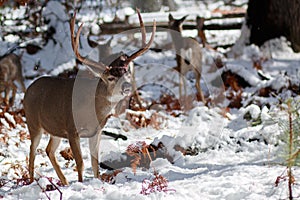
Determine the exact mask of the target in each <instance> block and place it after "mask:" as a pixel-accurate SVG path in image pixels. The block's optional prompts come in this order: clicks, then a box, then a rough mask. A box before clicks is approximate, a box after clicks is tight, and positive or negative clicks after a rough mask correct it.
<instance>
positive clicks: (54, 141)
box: [46, 135, 69, 185]
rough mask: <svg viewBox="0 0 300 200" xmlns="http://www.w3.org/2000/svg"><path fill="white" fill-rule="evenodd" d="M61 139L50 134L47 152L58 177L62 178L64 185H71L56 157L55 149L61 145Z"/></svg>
mask: <svg viewBox="0 0 300 200" xmlns="http://www.w3.org/2000/svg"><path fill="white" fill-rule="evenodd" d="M60 141H61V138H59V137H55V136H52V135H51V136H50V140H49V143H48V146H47V148H46V153H47V155H48V157H49V159H50V161H51V163H52V166H53V168H54V170H55V172H56V174H57V176H58V178H59V179H60V181H61V183H62V184H63V185H69V183H68V181H67V179H66V177H65V176H64V174H63V173H62V171H61V168H60V166H59V164H58V163H57V160H56V157H55V151H56V149H57V147H58V146H59V144H60Z"/></svg>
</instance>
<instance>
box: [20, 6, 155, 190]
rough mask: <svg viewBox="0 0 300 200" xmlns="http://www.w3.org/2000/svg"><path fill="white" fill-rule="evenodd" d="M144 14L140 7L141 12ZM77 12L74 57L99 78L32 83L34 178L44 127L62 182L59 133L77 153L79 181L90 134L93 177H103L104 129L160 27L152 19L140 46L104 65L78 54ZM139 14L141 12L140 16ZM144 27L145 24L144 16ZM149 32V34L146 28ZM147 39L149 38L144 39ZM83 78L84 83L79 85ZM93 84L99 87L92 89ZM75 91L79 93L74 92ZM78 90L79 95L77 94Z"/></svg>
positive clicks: (29, 113)
mask: <svg viewBox="0 0 300 200" xmlns="http://www.w3.org/2000/svg"><path fill="white" fill-rule="evenodd" d="M137 13H138V15H139V16H140V13H139V11H137ZM75 18H76V13H75V14H74V16H73V17H72V19H71V21H70V30H71V42H72V48H73V51H74V53H75V56H76V58H77V59H78V60H79V61H80V62H82V63H83V64H85V65H86V66H87V68H88V69H89V70H90V71H92V72H93V74H97V75H98V77H99V78H95V79H88V78H84V77H77V78H76V79H63V78H58V77H42V78H39V79H37V80H36V81H35V82H34V83H33V84H31V85H30V86H29V88H28V89H27V92H26V94H25V97H24V109H25V115H26V119H27V126H28V129H29V133H30V139H31V146H30V155H29V174H30V181H31V182H32V181H33V180H34V160H35V152H36V148H37V146H38V145H39V142H40V140H41V136H42V131H43V130H44V131H46V132H48V133H49V134H50V141H49V144H48V146H47V148H46V153H47V155H48V157H49V159H50V161H51V163H52V166H53V168H54V169H55V171H56V173H57V175H58V177H59V179H60V180H61V183H62V184H63V185H68V181H67V179H66V178H65V176H64V175H63V173H62V171H61V168H60V167H59V165H58V163H57V160H56V157H55V151H56V149H57V148H58V146H59V143H60V141H61V138H67V139H68V140H69V143H70V147H71V150H72V152H73V155H74V157H75V162H76V166H77V171H78V181H83V168H84V166H83V159H82V154H81V149H80V138H89V147H90V155H91V163H92V169H93V173H94V177H96V178H98V177H99V165H98V151H99V143H100V137H101V130H102V128H103V126H104V124H105V122H106V118H107V117H108V116H109V115H110V111H111V109H112V107H113V106H115V104H117V103H118V101H119V100H121V99H122V98H123V97H124V96H126V95H129V93H130V90H131V85H130V71H129V68H128V64H129V63H130V62H131V61H133V60H134V59H135V58H137V57H138V56H141V55H142V54H143V53H145V52H146V51H147V50H148V49H149V48H150V46H151V44H152V42H153V39H154V34H155V30H156V24H155V21H154V22H153V30H152V35H151V38H150V40H149V42H148V43H147V44H146V42H145V41H143V44H145V45H143V46H142V48H141V49H139V50H137V51H136V52H135V53H133V54H132V55H130V56H127V55H126V54H124V53H118V54H116V55H115V56H116V57H115V58H116V59H115V60H114V61H113V62H112V63H111V64H110V65H106V64H104V63H103V62H97V61H94V60H92V59H89V58H87V57H84V56H82V55H81V54H80V53H79V50H78V46H79V44H78V43H79V37H80V32H81V29H82V24H81V26H80V27H79V29H78V31H77V34H76V36H75V33H74V27H75ZM140 19H141V17H140ZM140 24H141V30H144V29H143V27H142V26H143V23H142V21H140ZM143 34H145V33H143ZM143 39H144V40H145V38H143ZM77 83H80V84H77ZM93 88H95V89H93ZM76 91H78V92H77V94H76ZM74 93H75V94H74Z"/></svg>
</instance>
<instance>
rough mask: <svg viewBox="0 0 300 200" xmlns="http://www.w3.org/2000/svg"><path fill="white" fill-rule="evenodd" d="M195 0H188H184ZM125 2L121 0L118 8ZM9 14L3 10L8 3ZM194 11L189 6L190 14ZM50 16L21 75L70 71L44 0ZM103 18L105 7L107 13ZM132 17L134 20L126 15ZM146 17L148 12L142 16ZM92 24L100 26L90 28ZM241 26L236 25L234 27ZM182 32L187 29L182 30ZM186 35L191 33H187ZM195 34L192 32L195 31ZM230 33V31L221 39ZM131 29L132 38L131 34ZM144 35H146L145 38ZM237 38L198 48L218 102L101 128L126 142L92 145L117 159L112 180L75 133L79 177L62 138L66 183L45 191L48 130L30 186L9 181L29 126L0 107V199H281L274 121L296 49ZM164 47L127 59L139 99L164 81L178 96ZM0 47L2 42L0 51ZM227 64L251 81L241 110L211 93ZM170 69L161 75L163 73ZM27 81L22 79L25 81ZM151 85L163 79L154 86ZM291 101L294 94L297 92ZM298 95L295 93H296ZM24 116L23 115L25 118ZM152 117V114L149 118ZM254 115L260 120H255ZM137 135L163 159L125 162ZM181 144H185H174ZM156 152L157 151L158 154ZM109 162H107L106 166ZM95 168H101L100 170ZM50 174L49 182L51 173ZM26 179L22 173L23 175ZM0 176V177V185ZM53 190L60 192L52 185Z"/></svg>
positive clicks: (63, 41)
mask: <svg viewBox="0 0 300 200" xmlns="http://www.w3.org/2000/svg"><path fill="white" fill-rule="evenodd" d="M176 2H181V3H182V5H183V6H186V5H191V4H189V3H190V2H191V1H181V0H180V1H178V0H177V1H176ZM192 2H195V1H192ZM245 2H247V1H245V0H237V1H235V4H237V5H244V4H245ZM198 6H200V7H201V9H204V8H206V12H205V13H203V15H212V14H211V13H210V12H209V11H210V10H213V9H216V8H220V7H223V8H224V9H227V7H225V5H224V2H223V1H211V2H210V3H208V4H205V3H203V2H199V5H198ZM126 9H127V8H126ZM126 9H124V10H122V11H120V12H123V13H131V12H132V10H126ZM6 12H10V11H6ZM17 12H20V13H19V14H20V15H22V13H23V12H24V10H22V12H21V11H18V10H16V11H15V12H12V13H10V15H12V18H16V17H18V13H17ZM85 12H87V11H85V10H84V9H83V11H82V12H81V13H80V12H79V13H78V19H79V21H81V20H82V21H90V20H91V17H94V18H96V17H95V15H93V14H90V15H89V16H88V17H87V16H84V13H85ZM187 12H189V10H188V9H187V8H185V7H184V8H181V9H179V10H178V11H177V12H176V13H175V16H177V15H178V16H182V15H184V14H186V13H187ZM190 13H191V14H192V15H191V16H193V13H194V14H195V10H193V9H191V12H190ZM43 14H44V15H45V16H47V18H48V19H49V20H50V24H49V25H52V26H54V27H57V30H58V31H57V33H56V34H55V35H54V38H55V40H56V42H57V43H56V44H55V42H53V41H52V40H50V41H49V43H48V44H47V45H46V46H43V49H42V50H41V51H39V52H38V53H37V54H34V55H30V54H28V53H26V52H25V53H24V54H23V57H22V64H23V66H24V69H23V71H24V74H25V76H27V77H30V76H32V75H36V76H37V77H38V76H42V75H52V76H54V75H58V74H60V73H61V72H63V71H64V70H68V69H71V68H72V67H73V66H74V65H75V59H74V58H75V57H74V55H73V52H72V50H71V45H70V41H69V38H70V36H69V34H70V33H69V27H68V23H67V19H68V16H67V14H66V13H65V11H64V10H63V8H62V7H61V6H60V3H59V2H58V1H50V2H49V3H48V5H47V7H46V8H45V12H44V13H43ZM104 14H105V16H104V17H103V18H105V17H109V14H111V12H109V11H105V12H104ZM166 16H167V13H162V14H158V13H147V14H146V13H145V14H143V17H145V19H148V21H152V20H153V19H155V18H156V17H158V18H163V17H166ZM132 19H133V20H135V18H134V17H133V18H132ZM145 21H147V20H145ZM95 29H96V28H95ZM94 31H95V32H97V31H98V30H94ZM243 31H245V32H247V30H245V27H243V30H242V32H243ZM240 32H241V31H237V30H235V31H232V32H224V34H221V33H215V32H210V33H208V35H211V36H213V37H208V40H209V39H213V40H214V41H216V42H221V43H222V41H224V40H228V38H230V40H236V39H238V37H239V33H240ZM185 34H191V32H186V33H185ZM192 34H193V33H192ZM194 35H195V34H194ZM229 36H230V37H229ZM137 37H138V36H137ZM148 38H149V36H148ZM17 40H18V37H15V36H13V35H10V36H8V37H5V41H9V42H11V43H14V42H16V41H17ZM129 40H130V39H129V38H128V37H126V34H125V33H122V34H118V35H116V36H114V39H113V51H114V52H118V51H119V50H120V49H121V50H123V51H124V52H126V53H127V52H133V51H134V50H135V49H137V48H138V47H139V46H140V43H139V42H137V44H136V45H128V44H127V43H128V41H129ZM168 40H169V37H168V35H167V34H166V33H158V34H157V35H156V38H155V44H154V45H157V44H159V43H166V41H168ZM81 41H82V49H80V51H81V52H83V54H84V53H86V52H89V54H88V55H92V54H93V53H95V51H94V50H92V49H91V48H90V47H88V45H87V42H86V40H85V37H82V39H81ZM241 41H245V38H243V37H241V38H240V40H239V41H238V42H236V45H235V46H234V47H233V48H232V49H231V51H230V52H228V50H227V49H220V51H219V52H215V51H212V50H211V49H203V63H204V66H203V80H202V81H201V85H202V87H203V88H204V93H205V94H206V96H210V97H212V98H215V99H213V100H212V101H214V100H215V102H216V104H215V105H216V106H210V107H206V106H204V105H202V104H201V103H197V102H192V103H191V104H192V109H190V110H188V111H186V112H181V111H178V113H176V112H174V113H175V114H178V115H171V114H170V113H168V112H164V111H159V112H156V111H154V110H147V111H145V112H137V111H132V110H127V111H126V112H127V113H129V114H134V115H143V116H144V117H145V118H146V119H150V120H153V121H154V122H156V123H158V124H159V125H155V123H153V125H150V126H148V127H143V128H135V127H134V126H132V125H131V124H130V122H129V121H128V119H127V118H126V113H123V114H121V115H120V116H118V117H115V116H113V117H111V118H109V120H108V122H107V124H106V126H105V128H104V130H105V131H108V132H113V133H117V134H123V135H125V136H126V137H127V138H128V139H127V140H121V139H118V140H116V141H115V140H113V139H111V138H110V137H108V136H102V140H101V144H100V157H101V158H100V161H101V162H111V163H113V164H115V165H114V166H118V165H122V166H123V167H122V168H121V170H122V171H121V172H120V173H118V174H117V175H116V176H115V177H114V181H113V182H114V183H107V182H104V181H102V180H100V179H95V178H93V172H92V169H91V164H90V156H89V148H88V141H87V140H86V139H82V140H81V150H82V154H83V159H84V164H85V171H84V182H83V183H80V182H77V173H76V170H75V161H74V160H73V161H66V160H65V159H64V158H63V157H62V156H60V155H59V152H60V151H61V150H64V149H65V148H66V147H68V146H69V144H68V142H67V140H62V143H61V145H60V147H59V149H58V150H57V159H58V162H59V164H60V166H61V167H62V171H63V173H64V174H65V176H66V177H67V179H68V180H69V182H70V185H69V186H64V187H63V186H57V187H58V189H54V190H51V191H45V190H46V188H47V187H49V185H52V184H55V185H57V182H58V178H57V176H56V173H55V171H54V169H53V167H52V165H51V163H50V161H49V159H48V158H47V155H46V153H45V148H46V146H47V143H48V140H49V135H46V134H45V135H43V137H42V140H41V144H40V145H39V147H38V151H37V156H36V162H35V171H36V178H37V181H34V182H33V183H32V184H30V185H26V184H24V185H19V186H18V185H17V184H16V182H17V180H20V179H21V180H22V178H24V177H23V176H24V175H26V172H27V166H28V155H29V147H30V140H29V139H28V138H27V137H25V138H24V136H23V135H22V134H24V133H26V135H27V136H28V130H27V127H26V124H18V122H17V120H16V119H15V118H14V116H13V115H12V114H10V113H8V112H4V110H3V109H0V114H1V113H4V114H3V117H1V118H0V125H2V127H0V130H1V133H0V149H1V151H0V166H1V167H0V176H1V182H0V183H1V184H0V195H1V196H3V199H7V200H10V199H24V200H26V199H47V198H48V197H47V195H48V196H49V198H50V199H60V196H61V195H62V199H72V200H73V199H118V200H119V199H141V200H142V199H167V200H168V199H170V200H171V199H172V200H173V199H226V200H231V199H232V200H237V199H249V200H252V199H286V198H287V197H288V189H287V181H281V182H280V184H279V185H278V186H277V187H275V181H276V179H277V177H278V176H281V175H282V174H283V173H284V172H285V170H286V166H285V165H284V164H283V163H284V161H285V158H284V157H283V154H284V153H283V152H284V149H285V147H286V146H285V145H286V144H285V143H284V141H283V140H282V137H283V130H282V127H281V124H282V123H284V122H286V120H287V112H286V110H284V109H283V106H282V105H284V104H280V103H281V102H285V101H286V100H287V99H290V98H294V97H295V95H294V94H293V93H292V92H290V91H289V90H286V88H287V87H288V86H289V84H290V83H293V84H295V85H299V84H300V82H299V80H300V79H299V77H300V72H299V64H300V54H299V53H294V52H293V51H292V49H291V47H290V44H289V42H288V41H287V40H286V39H285V38H277V39H273V40H270V41H268V42H266V43H265V44H264V45H263V46H262V47H257V46H255V45H250V46H246V45H245V42H241ZM0 45H1V47H3V48H6V49H8V46H9V45H10V44H7V43H6V42H4V41H1V43H0ZM163 50H164V51H162V52H153V51H149V52H147V53H146V54H144V55H143V56H142V57H140V58H138V59H137V60H136V61H135V65H136V66H135V69H136V79H137V85H138V86H145V88H146V89H145V90H144V91H145V93H143V94H142V96H143V97H145V98H150V99H158V98H159V94H160V93H159V91H162V90H163V89H164V88H167V89H168V92H170V93H171V94H174V95H175V96H176V97H178V84H177V81H178V73H177V72H176V71H175V70H173V69H172V67H174V66H175V65H176V62H175V60H174V56H175V55H174V52H173V51H172V50H169V49H163ZM2 52H3V50H1V53H2ZM216 57H220V58H221V59H222V61H223V62H224V63H225V64H224V67H223V68H220V69H216V67H215V66H214V65H213V64H214V59H215V58H216ZM260 60H265V61H262V62H261V65H262V66H261V67H262V69H261V71H260V72H261V73H262V74H263V75H264V76H265V77H267V80H262V79H261V77H260V76H259V74H258V73H257V72H258V71H257V70H256V69H254V68H253V61H260ZM37 62H40V66H41V68H40V69H39V70H34V65H35V64H36V63H37ZM225 70H230V71H232V72H234V73H236V74H238V75H239V76H241V77H242V78H244V79H245V80H246V81H247V82H248V83H249V84H250V86H249V87H248V88H245V90H244V91H243V92H244V93H243V95H244V100H243V101H242V104H243V106H242V107H241V108H232V109H230V110H226V109H225V108H226V106H228V100H223V101H221V102H218V101H217V100H216V99H217V98H219V99H223V98H221V97H219V95H218V94H219V93H221V92H224V88H222V86H220V87H219V86H218V85H217V86H215V85H214V84H213V81H214V80H216V79H217V78H220V74H221V73H222V72H223V71H225ZM166 74H168V76H166ZM192 80H193V75H191V74H188V75H187V77H186V81H187V83H188V92H189V94H193V92H194V91H195V88H194V86H193V81H192ZM32 81H33V80H30V79H28V80H26V86H29V85H30V84H31V82H32ZM157 85H161V86H164V88H163V89H157ZM267 86H270V87H271V88H272V89H274V90H275V91H279V90H282V92H281V93H280V94H279V95H278V96H277V95H270V96H269V97H262V96H256V95H254V94H257V92H258V91H259V90H260V89H262V88H265V87H267ZM23 96H24V94H23V93H22V92H20V91H18V94H17V97H16V103H15V105H14V106H15V107H14V108H15V109H17V108H19V107H20V106H22V105H21V103H20V102H21V99H22V98H23ZM295 99H296V100H297V98H295ZM298 100H299V98H298ZM24 120H25V119H24ZM155 120H156V121H155ZM257 121H258V122H257ZM138 141H144V142H145V143H146V144H153V145H158V144H160V143H162V144H163V145H164V148H163V152H165V153H166V155H165V154H164V156H165V157H163V156H160V157H157V158H156V159H153V161H152V162H151V163H150V165H149V166H147V167H137V170H136V173H134V172H133V170H132V168H131V167H130V164H131V162H130V160H128V159H129V157H128V156H127V154H126V153H125V151H126V149H127V147H128V146H129V145H131V144H134V143H136V142H138ZM176 146H180V147H181V148H183V149H184V150H185V152H181V151H179V150H175V147H176ZM157 153H159V151H158V152H157ZM114 166H113V167H114ZM154 172H157V173H159V174H160V175H162V176H163V177H165V178H166V179H167V180H168V187H167V190H166V191H165V192H158V191H156V192H153V193H150V194H148V195H143V194H141V191H142V189H143V186H144V185H143V183H144V181H145V180H146V183H150V182H151V181H152V180H153V178H154ZM101 173H109V172H108V171H107V170H104V169H101ZM293 174H294V176H295V180H296V183H295V185H294V187H293V191H294V196H295V197H296V196H299V194H300V190H299V184H298V181H299V179H300V168H299V167H297V166H295V167H293ZM49 177H51V180H50V179H49ZM25 178H26V177H25ZM2 181H3V183H2ZM60 192H61V193H60Z"/></svg>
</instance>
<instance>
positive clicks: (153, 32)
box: [126, 9, 156, 63]
mask: <svg viewBox="0 0 300 200" xmlns="http://www.w3.org/2000/svg"><path fill="white" fill-rule="evenodd" d="M137 13H138V16H139V20H140V26H141V32H142V42H143V46H142V48H141V49H139V50H138V51H136V52H135V53H133V54H132V55H131V56H129V57H128V59H127V60H126V63H130V62H131V61H132V60H134V59H135V58H137V57H138V56H140V55H142V54H143V53H145V52H146V51H147V50H148V49H149V48H150V46H151V44H152V42H153V40H154V35H155V32H156V21H155V20H154V21H153V28H152V34H151V38H150V40H149V42H148V43H147V44H146V29H145V26H144V22H143V20H142V17H141V14H140V12H139V10H138V9H137Z"/></svg>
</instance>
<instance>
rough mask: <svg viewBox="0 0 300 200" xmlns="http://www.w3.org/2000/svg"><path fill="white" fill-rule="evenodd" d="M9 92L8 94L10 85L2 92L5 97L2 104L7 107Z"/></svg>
mask: <svg viewBox="0 0 300 200" xmlns="http://www.w3.org/2000/svg"><path fill="white" fill-rule="evenodd" d="M9 92H10V85H7V86H6V87H5V91H4V93H5V96H4V103H5V104H6V105H9Z"/></svg>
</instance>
